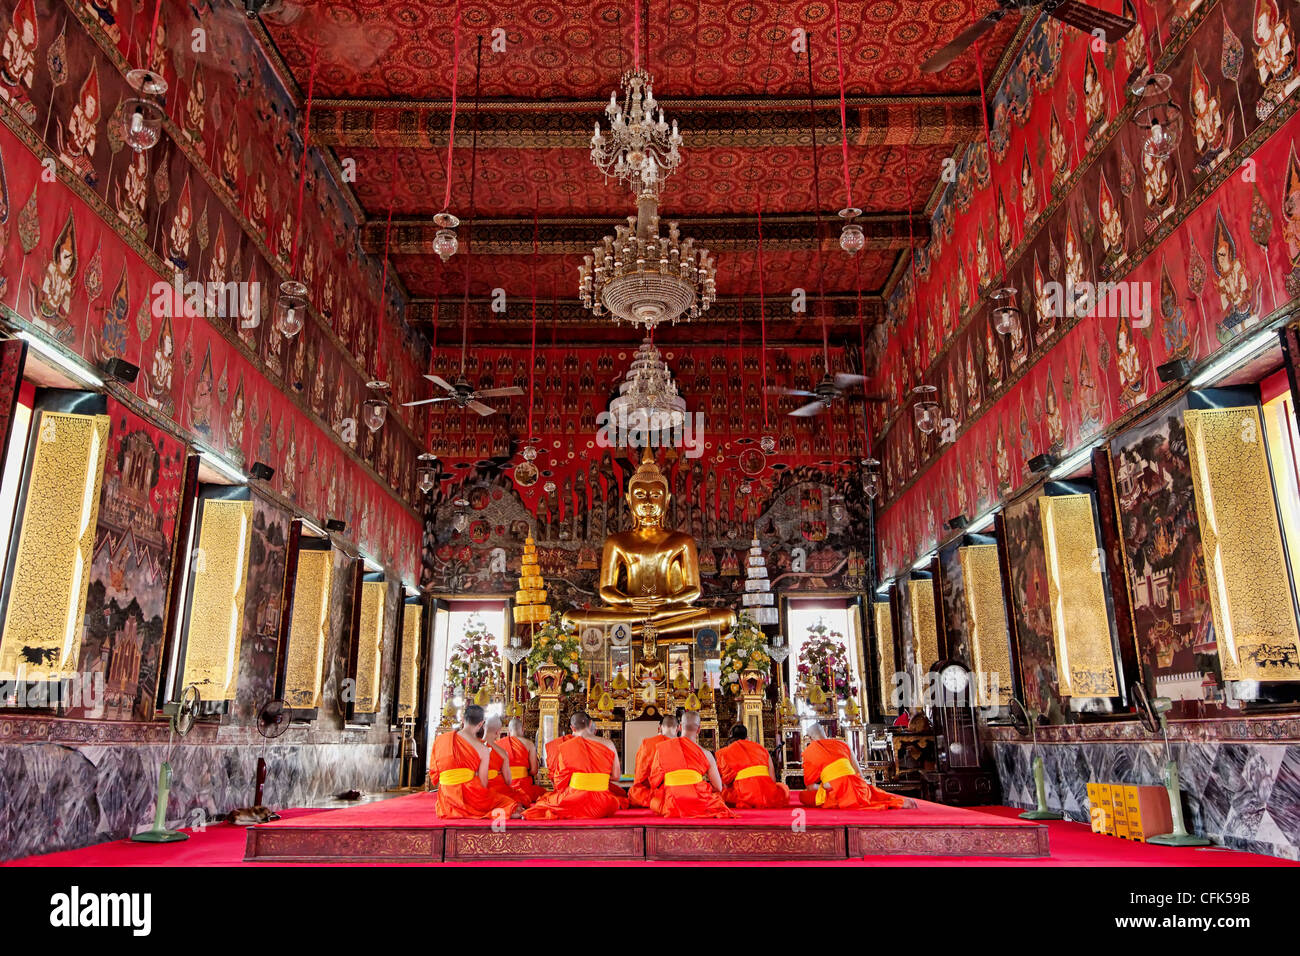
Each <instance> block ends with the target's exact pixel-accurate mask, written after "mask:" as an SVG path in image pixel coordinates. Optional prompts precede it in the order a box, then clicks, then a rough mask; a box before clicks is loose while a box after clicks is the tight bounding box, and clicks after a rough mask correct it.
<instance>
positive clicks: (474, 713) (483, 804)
mask: <svg viewBox="0 0 1300 956" xmlns="http://www.w3.org/2000/svg"><path fill="white" fill-rule="evenodd" d="M482 731H483V708H482V707H479V706H478V705H477V704H470V705H469V706H468V707H466V708H465V717H464V720H463V721H462V723H461V729H460V730H453V731H450V732H448V733H445V734H442V735H440V736H439V737H438V738H437V739H436V740H434V742H433V767H432V769H430V771H429V779H430V781H431V782H432V783H434V784H436V785H437V787H438V816H440V817H455V818H459V819H482V818H485V817H491V816H495V815H497V814H502V813H503V814H505V815H506V816H512V817H517V816H519V802H518V801H517V800H515V799H514V798H512V797H510V796H507V795H506V794H504V793H498V792H496V791H494V790H490V789H489V788H488V770H489V767H490V764H491V757H492V748H490V747H488V746H487V745H486V744H484V743H483V742H482V741H480V740H479V739H478V738H479V734H481V733H482Z"/></svg>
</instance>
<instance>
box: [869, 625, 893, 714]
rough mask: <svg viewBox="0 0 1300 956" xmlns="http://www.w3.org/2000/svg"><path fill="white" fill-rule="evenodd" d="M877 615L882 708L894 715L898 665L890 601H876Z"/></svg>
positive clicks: (878, 666) (877, 645) (877, 660)
mask: <svg viewBox="0 0 1300 956" xmlns="http://www.w3.org/2000/svg"><path fill="white" fill-rule="evenodd" d="M873 609H874V611H875V615H876V647H877V655H876V666H877V668H879V670H878V673H879V675H880V706H881V707H882V708H883V709H884V711H885V713H887V714H892V713H893V712H894V710H895V709H896V708H897V706H898V705H897V704H895V703H894V675H895V674H896V673H897V672H898V665H897V664H895V663H894V614H893V611H891V610H890V607H889V602H888V601H876V602H875V603H874V605H873Z"/></svg>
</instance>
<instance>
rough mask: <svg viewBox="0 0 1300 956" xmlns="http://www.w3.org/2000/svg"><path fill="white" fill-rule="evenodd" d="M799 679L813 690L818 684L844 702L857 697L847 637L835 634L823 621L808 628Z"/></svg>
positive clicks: (820, 620)
mask: <svg viewBox="0 0 1300 956" xmlns="http://www.w3.org/2000/svg"><path fill="white" fill-rule="evenodd" d="M798 674H799V680H800V681H801V682H802V683H804V684H805V685H806V686H807V687H808V688H809V689H811V687H812V685H813V684H814V683H816V684H819V685H820V686H821V689H822V692H823V693H825V694H827V695H828V696H830V697H834V698H836V699H839V700H843V699H844V698H846V697H855V696H857V693H858V685H857V684H856V683H854V680H853V675H852V674H850V673H849V652H848V650H847V649H846V648H845V646H844V635H843V634H841V633H840V632H839V631H832V630H831V629H830V628H828V627H827V626H826V622H825V621H823V620H822V619H821V618H818V619H817V622H816V623H815V624H813V625H812V626H810V627H809V628H808V637H807V639H806V640H805V641H804V644H803V647H802V648H800V650H799V669H798Z"/></svg>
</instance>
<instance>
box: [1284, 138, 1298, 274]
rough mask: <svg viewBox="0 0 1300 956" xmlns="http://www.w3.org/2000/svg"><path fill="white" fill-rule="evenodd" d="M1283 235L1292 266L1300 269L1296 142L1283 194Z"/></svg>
mask: <svg viewBox="0 0 1300 956" xmlns="http://www.w3.org/2000/svg"><path fill="white" fill-rule="evenodd" d="M1282 236H1283V238H1284V239H1286V249H1287V255H1288V257H1289V258H1290V260H1291V268H1292V269H1293V270H1294V269H1300V159H1297V157H1296V149H1295V142H1294V141H1292V143H1291V152H1290V155H1289V156H1288V157H1287V162H1286V188H1285V191H1284V192H1283V195H1282Z"/></svg>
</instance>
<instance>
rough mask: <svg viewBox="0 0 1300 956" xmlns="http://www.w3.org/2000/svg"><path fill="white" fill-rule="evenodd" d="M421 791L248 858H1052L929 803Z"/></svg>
mask: <svg viewBox="0 0 1300 956" xmlns="http://www.w3.org/2000/svg"><path fill="white" fill-rule="evenodd" d="M436 799H437V798H436V795H435V794H433V793H415V794H411V795H410V796H405V797H397V798H394V799H392V800H383V801H379V802H377V803H370V804H366V805H364V806H359V807H351V808H348V809H346V810H326V811H322V812H320V813H311V814H306V815H303V816H295V817H293V818H290V819H285V820H279V821H277V822H275V823H264V824H262V825H261V826H256V827H250V828H249V830H248V842H247V845H246V848H245V853H244V859H245V860H248V861H263V862H281V863H287V862H310V863H327V862H345V861H346V862H361V861H376V862H386V863H397V862H416V861H419V862H426V863H428V862H444V861H445V862H460V861H482V862H487V861H493V860H499V861H507V860H528V859H544V860H609V861H618V860H623V861H628V860H667V861H698V860H703V861H732V862H741V861H750V860H765V861H780V860H788V861H796V860H848V859H860V858H862V857H866V856H917V855H921V856H961V857H1011V858H1021V859H1025V858H1036V857H1046V856H1049V855H1050V854H1049V852H1048V847H1047V827H1045V826H1043V825H1042V824H1040V823H1032V822H1029V821H1026V820H1018V819H1007V818H1005V817H997V816H994V815H992V814H989V813H982V812H979V811H976V810H963V809H959V808H957V807H946V806H942V805H940V804H937V803H928V802H926V801H918V806H917V807H916V808H915V809H911V810H885V811H879V812H867V811H840V810H817V809H807V810H805V809H804V808H803V807H800V806H798V805H792V806H791V807H790V808H789V809H788V810H742V811H740V817H739V818H738V819H733V820H675V819H665V818H663V817H657V816H655V815H653V814H652V813H650V811H648V810H627V811H624V812H622V813H619V814H618V815H616V816H614V817H609V818H607V819H604V820H554V821H549V820H548V821H540V820H539V821H525V820H508V821H502V822H501V823H499V824H497V825H496V826H495V827H494V826H493V824H492V821H490V820H444V819H441V818H439V817H438V816H437V813H436V811H435V800H436Z"/></svg>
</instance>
